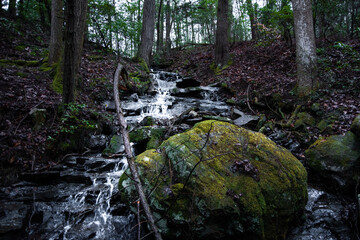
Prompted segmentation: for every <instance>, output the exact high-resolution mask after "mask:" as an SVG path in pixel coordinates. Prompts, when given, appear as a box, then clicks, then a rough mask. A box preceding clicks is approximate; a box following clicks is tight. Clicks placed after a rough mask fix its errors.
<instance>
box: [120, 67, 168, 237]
mask: <svg viewBox="0 0 360 240" xmlns="http://www.w3.org/2000/svg"><path fill="white" fill-rule="evenodd" d="M124 74H125V75H127V73H126V70H125V69H124V67H123V66H122V65H121V64H120V63H119V64H118V66H117V68H116V71H115V75H114V100H115V107H116V113H117V116H118V118H119V122H120V127H121V135H122V138H123V141H124V146H125V153H126V156H127V162H128V165H129V168H130V171H131V174H132V176H133V179H134V180H135V186H136V190H137V192H138V194H139V198H140V202H141V204H142V206H143V209H144V212H145V215H146V218H147V220H148V223H149V225H150V227H151V230H152V231H153V232H154V235H155V239H157V240H161V239H162V237H161V234H160V233H159V231H158V228H157V226H156V225H155V220H154V217H153V215H152V213H151V210H150V207H149V204H148V202H147V199H146V196H145V193H144V188H143V186H142V183H141V180H140V176H139V173H138V171H137V167H136V165H135V162H134V158H133V155H132V151H131V146H130V140H129V139H130V138H129V133H128V132H127V130H126V129H127V124H126V121H125V118H124V114H123V112H122V109H121V107H120V100H119V90H118V82H119V76H121V75H124Z"/></svg>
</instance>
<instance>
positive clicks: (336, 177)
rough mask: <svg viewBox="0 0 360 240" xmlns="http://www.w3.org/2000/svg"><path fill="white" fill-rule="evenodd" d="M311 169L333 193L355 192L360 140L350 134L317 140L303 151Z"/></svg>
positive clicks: (359, 172) (359, 162) (358, 172)
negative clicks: (328, 185) (327, 184)
mask: <svg viewBox="0 0 360 240" xmlns="http://www.w3.org/2000/svg"><path fill="white" fill-rule="evenodd" d="M305 156H306V158H307V160H308V164H309V166H310V168H311V169H313V170H314V171H315V172H316V173H318V174H319V175H320V176H321V177H323V178H325V179H326V180H328V182H329V184H330V185H331V188H332V189H333V190H334V191H338V190H341V191H343V192H349V191H350V193H351V192H352V191H354V190H355V184H356V182H355V178H356V176H359V175H360V171H358V170H359V169H358V166H359V164H360V138H359V137H357V136H356V135H355V134H354V133H352V132H347V133H346V134H345V135H335V136H330V137H327V138H322V139H319V140H317V141H316V142H315V143H314V144H312V145H311V146H310V147H309V149H307V150H306V151H305Z"/></svg>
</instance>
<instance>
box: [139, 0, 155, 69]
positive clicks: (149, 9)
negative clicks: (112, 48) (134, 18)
mask: <svg viewBox="0 0 360 240" xmlns="http://www.w3.org/2000/svg"><path fill="white" fill-rule="evenodd" d="M154 30H155V0H145V1H144V6H143V21H142V29H141V41H140V48H139V57H140V58H141V59H143V60H144V61H145V62H146V64H147V65H148V66H149V65H150V59H151V51H152V47H153V43H154Z"/></svg>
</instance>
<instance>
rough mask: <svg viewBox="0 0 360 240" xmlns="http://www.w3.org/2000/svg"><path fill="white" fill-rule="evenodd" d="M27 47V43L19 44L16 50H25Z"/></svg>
mask: <svg viewBox="0 0 360 240" xmlns="http://www.w3.org/2000/svg"><path fill="white" fill-rule="evenodd" d="M25 48H26V46H25V45H18V46H16V47H15V50H16V51H24V50H25Z"/></svg>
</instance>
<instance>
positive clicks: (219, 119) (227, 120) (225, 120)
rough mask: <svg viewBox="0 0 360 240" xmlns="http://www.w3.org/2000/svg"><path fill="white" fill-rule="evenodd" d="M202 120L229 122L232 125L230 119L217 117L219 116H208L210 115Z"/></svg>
mask: <svg viewBox="0 0 360 240" xmlns="http://www.w3.org/2000/svg"><path fill="white" fill-rule="evenodd" d="M203 119H204V120H216V121H223V122H229V123H232V122H233V121H232V120H231V119H230V118H227V117H219V116H210V115H204V116H203Z"/></svg>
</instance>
